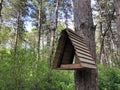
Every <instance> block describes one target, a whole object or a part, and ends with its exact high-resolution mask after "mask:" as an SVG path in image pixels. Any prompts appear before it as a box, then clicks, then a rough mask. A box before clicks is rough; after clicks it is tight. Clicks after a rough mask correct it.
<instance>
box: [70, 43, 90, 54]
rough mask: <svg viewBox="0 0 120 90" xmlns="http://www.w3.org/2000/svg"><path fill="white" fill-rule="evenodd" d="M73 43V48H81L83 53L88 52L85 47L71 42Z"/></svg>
mask: <svg viewBox="0 0 120 90" xmlns="http://www.w3.org/2000/svg"><path fill="white" fill-rule="evenodd" d="M72 43H73V46H74V47H75V48H77V49H79V48H81V49H83V50H84V51H88V52H89V49H88V48H87V47H84V46H82V45H79V44H78V43H75V42H72Z"/></svg>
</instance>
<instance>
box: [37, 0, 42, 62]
mask: <svg viewBox="0 0 120 90" xmlns="http://www.w3.org/2000/svg"><path fill="white" fill-rule="evenodd" d="M41 29H42V0H41V1H40V5H39V16H38V52H37V59H38V60H39V59H40V38H41Z"/></svg>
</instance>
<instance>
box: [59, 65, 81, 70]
mask: <svg viewBox="0 0 120 90" xmlns="http://www.w3.org/2000/svg"><path fill="white" fill-rule="evenodd" d="M78 68H81V65H80V64H61V66H60V69H78Z"/></svg>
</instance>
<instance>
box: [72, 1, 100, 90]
mask: <svg viewBox="0 0 120 90" xmlns="http://www.w3.org/2000/svg"><path fill="white" fill-rule="evenodd" d="M73 5H74V7H73V11H74V20H75V30H76V33H77V34H78V35H80V36H82V37H84V39H85V40H86V42H87V45H88V47H89V49H90V52H91V55H92V57H93V58H94V60H96V49H95V48H96V45H95V26H94V25H93V20H92V11H91V1H90V0H73ZM74 75H75V90H98V87H97V70H90V69H86V70H75V73H74Z"/></svg>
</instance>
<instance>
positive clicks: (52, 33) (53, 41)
mask: <svg viewBox="0 0 120 90" xmlns="http://www.w3.org/2000/svg"><path fill="white" fill-rule="evenodd" d="M58 6H59V0H56V6H55V9H54V12H55V20H53V21H54V22H53V24H55V26H54V27H53V28H52V29H51V30H50V57H49V58H48V62H49V65H50V66H51V63H52V58H53V54H54V43H55V32H56V29H57V24H58Z"/></svg>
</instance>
